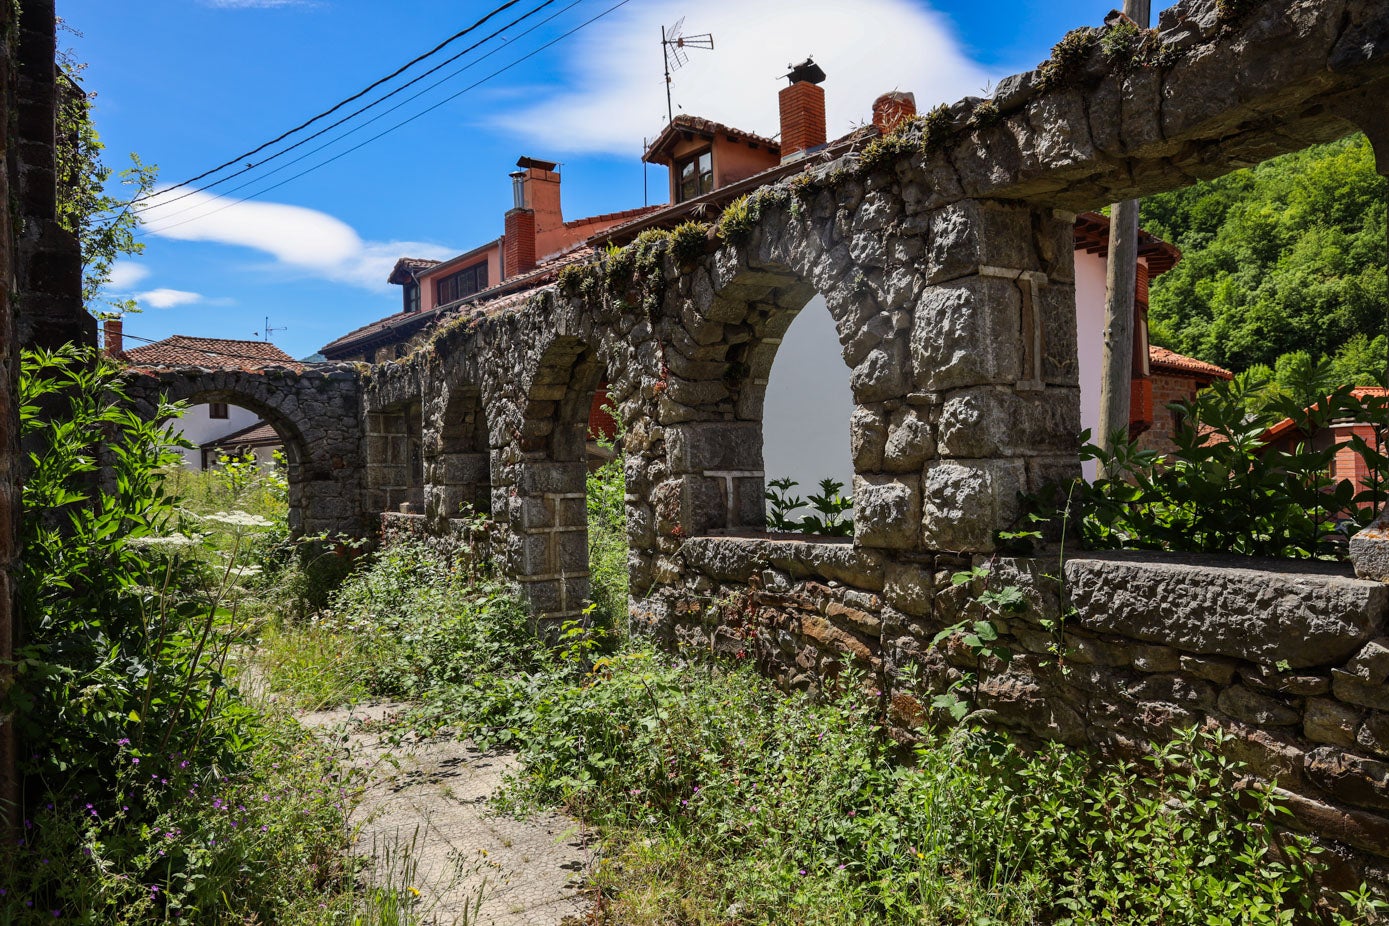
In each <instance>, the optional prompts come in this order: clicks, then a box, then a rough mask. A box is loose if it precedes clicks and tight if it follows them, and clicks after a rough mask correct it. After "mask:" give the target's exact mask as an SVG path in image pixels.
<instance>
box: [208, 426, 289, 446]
mask: <svg viewBox="0 0 1389 926" xmlns="http://www.w3.org/2000/svg"><path fill="white" fill-rule="evenodd" d="M279 443H283V441H282V440H281V439H280V435H279V433H277V432H276V430H275V428H274V427H273V426H272V425H271V424H270V423H269V422H266V421H258V422H256V423H255V424H253V425H251V426H249V427H245V428H242V429H241V430H240V431H234V432H232V433H231V434H228V435H226V436H225V437H219V438H217V439H216V440H214V441H208V442H207V443H206V444H203V448H204V449H214V448H219V447H240V446H249V447H265V446H269V445H271V444H279Z"/></svg>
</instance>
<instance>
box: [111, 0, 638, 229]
mask: <svg viewBox="0 0 1389 926" xmlns="http://www.w3.org/2000/svg"><path fill="white" fill-rule="evenodd" d="M631 2H632V0H620V2H618V3H615V4H613V5H612V6H610V7H608V8H607V9H606V10H604V11H603V12H601V13H599V14H598V15H596V16H593V17H592V18H590V19H587V20H585V21H583V22H581V23H579V25H577V26H575V27H574V28H573V29H570V30H569V31H568V32H565V33H563V34H561V35H559V36H557V37H555V38H553V39H551V40H550V41H548V42H546V43H545V44H544V45H541V46H539V47H538V48H536V49H534V50H533V51H530V52H527V53H526V54H524V55H522V56H521V57H520V58H517V59H516V60H515V61H512V62H511V63H510V64H507V65H506V66H504V67H501V68H498V69H497V70H495V71H493V72H492V73H491V74H488V75H487V76H486V77H484V78H482V79H481V80H478V81H475V82H473V83H471V84H469V85H468V86H466V87H464V88H463V89H462V90H459V91H458V92H457V93H454V94H452V95H451V96H447V97H445V98H444V99H442V100H440V101H439V102H437V103H434V104H433V105H431V106H428V107H426V108H425V109H422V110H420V111H419V112H417V113H415V115H413V116H410V117H409V118H408V119H403V120H401V121H400V122H397V123H396V124H395V125H393V126H391V127H390V128H388V129H385V130H384V131H381V132H378V133H377V134H375V135H373V136H371V137H370V138H368V139H366V140H365V141H362V142H358V143H357V144H355V145H353V146H352V147H351V148H348V149H347V150H346V151H341V152H339V153H337V154H335V155H333V156H332V157H331V158H328V159H327V160H326V161H320V162H319V163H317V164H315V165H313V166H312V167H310V168H308V169H306V170H302V171H300V172H299V173H297V174H294V175H292V176H290V177H286V178H285V179H284V180H281V181H280V182H279V183H276V184H273V185H271V186H268V187H266V188H265V189H263V190H258V191H257V192H255V193H252V194H251V195H249V196H246V197H243V198H241V199H238V200H234V201H232V202H229V203H227V204H226V205H224V206H220V207H218V208H217V209H213V210H212V211H211V212H205V213H203V214H202V215H196V216H193V217H192V218H188V219H184V220H183V221H182V222H174V223H173V224H171V225H165V226H163V227H162V228H153V229H148V230H141V231H140V232H138V233H137V234H140V235H150V234H159V233H161V232H166V231H168V230H169V229H171V228H177V227H179V226H180V225H187V224H188V223H189V222H196V221H198V220H199V219H205V218H207V217H208V216H212V215H216V214H217V213H219V212H221V211H223V210H225V209H230V208H231V207H232V206H237V205H240V204H241V203H244V202H248V201H250V200H252V199H256V198H258V197H261V196H264V195H265V194H266V193H269V192H272V191H274V190H278V189H279V188H280V187H282V186H284V185H285V184H287V183H292V182H293V181H295V180H298V179H299V178H300V177H303V176H306V175H308V174H311V173H313V172H314V171H316V170H318V169H319V168H321V167H327V166H328V165H329V164H331V163H333V162H334V161H336V160H338V159H339V158H343V157H346V156H347V155H349V154H351V153H352V152H354V151H357V150H358V149H361V148H364V147H366V146H367V145H369V144H371V143H372V142H374V141H376V140H377V139H380V138H384V137H385V136H387V135H389V134H390V133H392V132H394V131H395V130H396V129H398V128H401V127H402V126H406V125H409V124H410V123H411V122H414V121H415V120H416V119H419V118H421V117H422V116H426V115H428V114H429V113H431V112H433V111H434V110H436V109H438V108H439V107H440V106H443V105H444V104H445V103H450V102H452V101H454V100H456V99H458V98H459V97H460V96H462V95H463V94H465V93H467V92H468V91H470V90H473V89H475V88H477V87H480V86H481V85H483V84H485V83H487V82H488V81H489V80H491V79H492V78H494V77H497V76H498V75H500V74H504V73H506V72H507V71H509V70H511V69H512V68H514V67H516V66H517V65H518V64H521V63H522V62H523V61H527V60H529V59H530V58H534V57H535V56H536V55H538V54H540V53H541V52H542V51H545V50H546V49H548V48H551V47H553V46H554V45H556V44H558V43H559V42H562V41H563V40H564V39H567V38H569V37H570V36H571V35H574V34H575V33H576V32H578V31H580V30H581V29H585V28H587V27H588V26H591V25H592V24H593V23H595V22H597V21H598V20H600V19H602V18H603V17H605V16H607V15H609V14H610V13H612V12H614V11H615V10H618V9H621V8H622V7H624V6H626V5H627V4H628V3H631ZM219 198H220V197H219Z"/></svg>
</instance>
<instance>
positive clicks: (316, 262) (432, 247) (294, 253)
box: [141, 192, 458, 291]
mask: <svg viewBox="0 0 1389 926" xmlns="http://www.w3.org/2000/svg"><path fill="white" fill-rule="evenodd" d="M178 195H179V193H178V192H174V193H170V194H168V195H167V197H166V196H164V194H157V195H155V196H154V197H152V198H151V199H150V201H149V203H148V205H146V206H145V208H144V209H143V210H142V214H141V218H143V219H144V221H145V223H146V224H145V229H146V231H148V232H149V233H151V234H154V235H159V236H161V237H164V238H174V239H176V240H179V241H210V242H216V243H219V244H231V245H240V246H242V247H247V248H254V249H255V250H258V251H263V252H265V253H266V254H269V255H271V256H272V257H274V258H275V260H276V261H277V262H278V264H279V265H280V266H282V267H286V268H289V269H292V270H296V271H299V272H302V273H306V274H309V275H312V276H317V277H321V278H323V279H326V280H332V281H333V282H336V283H347V284H350V285H352V286H360V287H362V288H363V289H370V290H376V291H384V290H386V289H388V288H389V287H388V284H387V283H386V277H387V276H389V275H390V272H391V268H392V267H393V266H394V265H395V262H396V260H397V259H398V258H401V257H430V258H437V259H440V260H442V259H444V258H447V257H452V256H453V255H454V254H456V253H458V252H457V251H455V250H452V249H449V248H446V247H442V246H440V245H437V244H427V243H423V242H418V241H363V240H362V237H361V236H360V235H358V234H357V232H356V231H355V230H354V229H353V228H352V226H350V225H348V224H347V223H346V222H343V221H342V220H341V219H337V218H335V217H333V216H331V215H328V214H327V213H326V212H319V211H318V210H316V209H307V208H304V207H303V206H289V205H285V204H283V203H265V202H256V201H249V202H237V201H236V200H228V199H224V198H222V197H218V196H214V195H212V194H210V193H194V194H192V195H191V196H188V197H186V198H183V199H178V200H177V201H174V199H175V197H176V196H178ZM163 202H167V203H168V205H161V203H163Z"/></svg>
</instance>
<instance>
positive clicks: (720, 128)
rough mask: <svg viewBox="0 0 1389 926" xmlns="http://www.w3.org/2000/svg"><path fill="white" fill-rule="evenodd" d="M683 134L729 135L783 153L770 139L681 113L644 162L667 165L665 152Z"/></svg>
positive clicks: (650, 146) (666, 128)
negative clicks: (673, 139) (676, 137)
mask: <svg viewBox="0 0 1389 926" xmlns="http://www.w3.org/2000/svg"><path fill="white" fill-rule="evenodd" d="M682 132H690V133H692V134H695V135H703V136H705V137H707V138H713V137H714V136H715V135H719V134H722V135H727V136H728V137H729V138H730V139H732V140H733V141H745V142H751V143H753V144H755V145H763V146H765V147H767V148H770V149H771V150H772V151H777V152H780V151H781V143H780V142H777V141H773V140H772V139H770V138H764V137H763V136H761V135H757V134H754V133H752V132H744V131H743V130H742V129H735V128H734V127H733V126H731V125H724V124H723V123H721V122H715V121H713V120H712V119H703V118H701V117H699V116H689V115H685V114H684V113H681V114H680V115H678V116H676V117H675V118H674V119H672V120H671V121H670V122H669V123H668V124H667V125H666V127H665V128H664V129H663V130H662V131H661V134H660V135H657V136H656V139H655V140H654V141H653V142H651V144H650V145H649V146H647V149H646V152H645V153H644V154H643V155H642V158H641V159H642V160H643V161H647V162H649V163H652V164H666V163H668V162H669V161H670V158H668V157H666V156H665V153H664V151H663V150H662V149H663V148H665V147H666V146H667V145H668V144H669V143H670V140H671V139H672V138H673V137H675V136H676V135H678V134H680V133H682Z"/></svg>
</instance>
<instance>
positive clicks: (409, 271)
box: [386, 257, 439, 286]
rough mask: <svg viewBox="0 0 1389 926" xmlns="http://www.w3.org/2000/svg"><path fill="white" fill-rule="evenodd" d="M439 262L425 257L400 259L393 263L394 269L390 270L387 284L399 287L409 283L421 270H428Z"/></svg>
mask: <svg viewBox="0 0 1389 926" xmlns="http://www.w3.org/2000/svg"><path fill="white" fill-rule="evenodd" d="M438 263H439V262H438V261H437V260H430V259H429V258H427V257H402V258H401V259H400V260H398V261H396V262H395V267H393V268H392V269H391V275H390V276H388V277H386V282H387V283H394V284H396V285H397V286H400V285H402V284H404V283H409V282H410V281H411V280H413V279H414V278H415V274H417V273H419V272H420V271H421V270H428V269H429V268H430V267H433V266H435V265H436V264H438Z"/></svg>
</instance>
